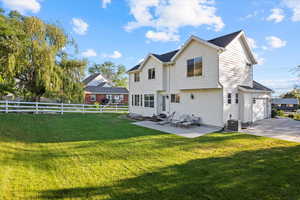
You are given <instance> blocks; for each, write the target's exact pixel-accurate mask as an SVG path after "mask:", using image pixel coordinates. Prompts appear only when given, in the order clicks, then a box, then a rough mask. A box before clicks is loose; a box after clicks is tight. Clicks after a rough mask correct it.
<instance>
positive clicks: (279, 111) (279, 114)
mask: <svg viewBox="0 0 300 200" xmlns="http://www.w3.org/2000/svg"><path fill="white" fill-rule="evenodd" d="M277 115H278V116H280V117H284V116H285V115H284V111H283V110H277Z"/></svg>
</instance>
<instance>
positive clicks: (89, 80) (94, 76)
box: [82, 73, 100, 85]
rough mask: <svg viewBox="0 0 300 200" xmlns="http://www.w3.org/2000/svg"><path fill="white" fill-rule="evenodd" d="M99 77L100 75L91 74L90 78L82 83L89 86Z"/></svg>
mask: <svg viewBox="0 0 300 200" xmlns="http://www.w3.org/2000/svg"><path fill="white" fill-rule="evenodd" d="M99 75H100V73H94V74H91V75H90V76H88V77H86V78H85V79H84V80H83V81H82V82H83V84H84V85H87V84H88V83H89V82H91V81H92V80H94V79H95V78H96V77H97V76H99Z"/></svg>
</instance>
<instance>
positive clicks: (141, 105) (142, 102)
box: [140, 94, 143, 106]
mask: <svg viewBox="0 0 300 200" xmlns="http://www.w3.org/2000/svg"><path fill="white" fill-rule="evenodd" d="M140 98H141V102H140V103H141V105H140V106H143V95H142V94H141V97H140Z"/></svg>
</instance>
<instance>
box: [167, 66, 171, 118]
mask: <svg viewBox="0 0 300 200" xmlns="http://www.w3.org/2000/svg"><path fill="white" fill-rule="evenodd" d="M168 68H169V69H168V71H169V77H168V79H169V83H168V94H167V95H168V96H169V98H168V104H169V112H168V114H170V113H171V112H170V111H171V94H170V93H171V65H168Z"/></svg>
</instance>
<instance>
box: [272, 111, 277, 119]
mask: <svg viewBox="0 0 300 200" xmlns="http://www.w3.org/2000/svg"><path fill="white" fill-rule="evenodd" d="M276 116H277V110H275V109H272V112H271V117H272V118H275V117H276Z"/></svg>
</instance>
